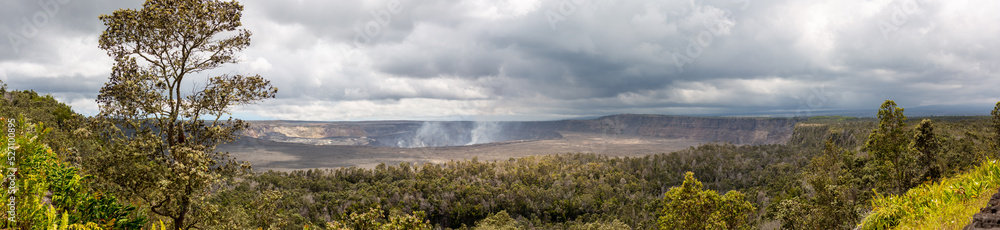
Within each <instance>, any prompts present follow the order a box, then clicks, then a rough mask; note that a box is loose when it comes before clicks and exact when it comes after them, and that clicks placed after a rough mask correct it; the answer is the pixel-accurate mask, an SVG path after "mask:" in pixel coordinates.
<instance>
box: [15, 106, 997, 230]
mask: <svg viewBox="0 0 1000 230" xmlns="http://www.w3.org/2000/svg"><path fill="white" fill-rule="evenodd" d="M3 95H4V100H0V108H2V109H0V116H3V117H5V118H11V117H20V116H23V117H24V118H23V119H21V120H18V121H17V122H19V123H22V124H20V125H19V129H24V130H25V132H24V135H26V136H25V137H26V138H24V139H25V140H24V141H26V142H25V144H23V145H30V146H36V145H37V144H30V143H34V142H31V141H32V140H31V139H33V138H30V137H32V136H40V137H41V139H36V142H37V143H43V144H44V145H42V146H39V148H43V147H44V149H48V152H52V154H51V155H46V156H48V157H49V158H51V159H52V160H49V161H47V162H62V163H57V164H53V165H49V166H45V167H47V168H44V170H41V171H35V172H33V171H30V170H31V169H29V168H26V167H27V166H24V165H22V166H21V167H22V168H21V169H20V172H23V173H37V174H39V175H47V176H48V178H49V179H50V180H51V181H54V182H50V183H49V184H50V185H47V186H48V189H45V188H44V187H36V188H41V189H36V191H35V192H36V193H39V194H41V195H40V196H39V197H42V199H41V201H40V203H39V204H36V206H38V205H41V206H39V207H35V208H37V209H41V210H45V206H46V205H47V206H49V207H52V208H51V209H52V212H53V213H54V214H53V216H54V218H56V219H58V218H60V217H59V216H60V215H65V216H68V217H66V218H67V220H68V221H67V223H78V225H76V226H78V227H79V226H85V225H86V223H88V222H91V223H95V224H96V225H90V226H91V227H94V226H103V228H106V229H112V228H113V229H129V228H134V227H137V226H147V227H152V226H155V225H156V224H157V223H163V222H164V220H167V219H165V218H163V217H162V216H160V215H158V214H156V213H153V212H150V211H149V208H150V207H149V205H148V204H143V203H142V202H136V199H135V198H133V197H129V196H130V194H129V193H127V192H120V191H115V190H114V189H113V188H115V186H112V185H108V184H107V183H112V182H109V181H108V180H101V179H100V178H96V177H97V176H99V175H100V173H94V172H95V171H99V170H95V169H94V167H96V166H97V165H102V164H106V163H107V162H97V161H98V159H101V158H100V155H101V154H102V153H101V152H102V151H106V150H102V148H101V140H100V139H98V138H94V137H93V136H94V135H90V134H88V133H89V132H91V131H90V129H92V128H93V127H90V126H87V125H86V124H87V123H88V119H89V118H86V117H84V116H81V115H79V114H76V113H73V112H72V111H71V110H70V108H69V107H68V106H66V105H65V104H62V103H59V102H57V101H55V99H53V98H52V97H51V96H40V95H38V94H37V93H35V92H33V91H7V90H6V89H4V92H3ZM891 104H894V103H892V102H891V101H887V103H886V105H884V106H883V108H882V109H880V110H879V112H880V115H879V118H881V119H874V118H849V117H812V118H808V119H803V120H801V121H800V122H799V123H798V124H797V125H796V128H795V131H794V134H793V137H792V139H791V140H790V141H789V143H787V144H780V145H732V144H727V143H708V144H704V145H701V146H697V147H692V148H689V149H685V150H681V151H676V152H670V153H659V154H652V155H648V156H644V157H607V156H602V155H597V154H591V153H566V154H560V155H548V156H533V157H525V158H517V159H514V158H511V159H508V160H504V161H479V160H477V159H472V160H466V161H451V162H447V163H442V164H430V163H427V164H409V163H401V164H399V165H384V164H383V165H379V166H377V167H375V168H374V169H363V168H340V169H333V170H305V171H294V172H273V171H272V172H256V173H243V174H240V175H238V176H234V177H232V178H231V179H227V180H221V181H219V182H217V183H214V184H212V185H211V186H209V187H208V188H207V191H206V192H205V193H203V194H200V195H198V197H196V199H194V200H196V201H197V202H199V204H198V205H197V206H195V207H197V209H196V210H195V212H196V214H195V215H194V218H199V219H200V221H199V222H198V225H199V227H200V228H208V229H251V228H265V229H298V228H303V227H306V226H308V227H310V228H332V229H336V228H343V229H410V228H452V229H656V228H659V227H664V228H668V226H675V227H676V226H680V228H697V229H704V228H717V227H720V226H723V227H725V228H729V227H738V228H743V229H753V228H762V229H773V228H782V229H815V228H833V229H836V228H840V229H848V228H853V227H855V226H856V225H857V224H858V223H859V221H860V220H861V219H862V218H863V217H864V216H865V215H866V214H867V213H868V212H869V211H870V210H871V208H872V207H871V204H870V202H869V200H871V199H872V198H873V197H874V196H875V194H874V193H876V192H877V193H883V194H901V193H903V192H905V191H906V190H907V189H909V188H911V187H915V186H917V185H919V184H921V183H924V182H926V181H933V180H936V179H938V178H942V177H949V176H951V175H953V174H956V173H959V172H963V171H964V170H967V169H970V168H972V167H974V166H976V165H977V164H979V162H983V161H984V160H986V159H988V158H993V159H995V156H994V154H995V153H996V151H995V149H994V148H995V147H996V144H995V141H994V140H993V139H994V138H995V137H996V130H995V127H994V123H993V122H994V121H995V120H994V119H993V118H991V117H928V118H920V120H921V121H922V122H920V123H919V124H918V125H907V124H906V122H905V121H907V120H902V118H904V117H905V116H904V115H903V113H902V111H903V110H902V109H901V108H900V109H897V108H895V106H894V105H891ZM890 113H891V114H890ZM886 118H898V120H896V122H895V123H892V124H896V125H897V126H893V127H888V125H886V124H887V123H890V122H891V121H892V120H889V119H886ZM887 121H889V122H887ZM31 124H35V125H31ZM44 127H48V128H44ZM31 130H34V131H33V132H35V133H33V134H32V133H29V132H28V131H31ZM891 135H896V136H891ZM883 137H891V138H883ZM879 138H883V139H884V140H891V141H895V142H879ZM892 138H896V139H892ZM890 143H891V144H890ZM892 144H895V145H896V148H897V149H895V150H896V151H899V152H898V154H897V155H893V156H892V158H888V160H884V159H885V158H880V156H879V154H887V153H886V152H888V153H891V152H890V151H887V150H885V149H889V150H893V149H892V147H886V146H893V145H892ZM877 151H884V152H883V153H878V154H877V153H876V152H877ZM41 152H45V150H42V151H41ZM42 155H45V154H42ZM53 160H54V161H53ZM892 160H897V161H896V162H892ZM887 163H889V164H892V165H893V166H892V167H891V168H887V167H885V166H884V165H883V164H887ZM897 165H898V166H897ZM39 167H41V166H39ZM54 172H59V173H54ZM22 175H23V174H22ZM54 175H62V176H54ZM686 176H687V177H686ZM59 177H63V178H70V179H57V178H59ZM72 178H77V179H72ZM60 184H61V185H60ZM67 184H69V185H67ZM68 186H69V187H71V186H76V187H72V189H66V188H67V187H68ZM70 191H72V193H70ZM23 194H24V195H25V196H29V194H27V193H23ZM36 195H38V194H36ZM47 196H49V197H52V198H45V197H47ZM66 197H72V199H69V198H66ZM116 197H120V198H116ZM691 197H704V198H705V200H709V201H710V202H704V201H703V200H702V201H701V202H700V203H698V202H695V203H696V204H690V202H693V201H696V200H697V199H694V200H692V199H691ZM24 199H25V200H30V198H29V197H26V198H24ZM120 199H123V201H119V200H120ZM100 202H103V204H101V205H100V207H113V209H110V210H109V211H103V212H107V213H99V215H98V214H94V212H99V211H100V209H96V210H95V209H93V208H92V207H91V208H89V209H88V208H87V206H95V205H98V204H100ZM685 202H688V203H685ZM28 204H29V202H25V201H24V200H22V202H21V203H19V205H28ZM129 204H131V205H129ZM681 204H683V205H681ZM698 207H700V209H699V211H694V210H693V209H697V208H698ZM30 209H31V208H20V209H18V210H19V212H18V213H19V217H21V214H20V213H23V212H22V211H25V210H30ZM84 210H89V211H84ZM726 210H736V211H728V212H726ZM679 213H680V214H684V215H679ZM690 213H696V214H697V213H701V214H697V215H690ZM100 215H105V216H114V218H112V219H115V220H116V221H108V220H107V219H108V218H107V217H102V218H103V219H101V218H97V217H94V216H100ZM699 215H700V216H699ZM25 217H27V216H25ZM31 218H34V219H38V220H41V219H45V218H44V215H42V216H41V217H31ZM26 220H29V219H24V221H20V222H18V223H19V224H18V226H22V228H26V229H27V227H26V226H30V224H31V222H30V221H26ZM116 222H117V223H116ZM45 223H50V224H51V223H58V221H55V222H52V221H49V222H45ZM167 223H169V221H168V222H167ZM678 223H700V224H701V225H699V224H685V225H677V224H678ZM22 224H29V225H22ZM713 226H714V227H713ZM669 228H673V227H669Z"/></svg>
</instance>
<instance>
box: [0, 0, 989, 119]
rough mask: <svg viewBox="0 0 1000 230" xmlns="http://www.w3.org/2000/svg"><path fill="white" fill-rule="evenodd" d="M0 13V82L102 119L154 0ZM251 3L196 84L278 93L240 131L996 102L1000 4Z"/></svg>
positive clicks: (971, 107)
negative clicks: (242, 33)
mask: <svg viewBox="0 0 1000 230" xmlns="http://www.w3.org/2000/svg"><path fill="white" fill-rule="evenodd" d="M0 2H2V3H0V4H2V7H0V8H2V9H0V35H3V36H4V38H6V39H0V80H3V81H4V82H5V83H6V84H7V85H8V87H9V88H13V89H32V90H35V91H37V92H39V93H43V94H51V95H52V96H53V97H55V98H57V99H58V100H60V101H62V102H65V103H67V104H69V105H71V106H72V107H73V109H74V110H75V111H77V112H79V113H82V114H84V115H94V114H97V112H98V111H99V109H98V105H97V103H96V102H95V98H96V97H97V94H98V92H99V90H100V88H101V87H102V86H103V85H104V83H105V82H106V81H107V79H108V76H109V75H110V72H111V67H112V66H113V60H112V59H111V58H109V57H108V55H107V54H106V52H105V51H103V50H100V49H99V48H98V46H97V44H98V43H97V39H98V36H99V35H100V34H101V32H102V31H103V30H104V28H105V27H104V25H103V24H102V23H101V22H100V21H99V20H98V16H99V15H100V14H110V13H112V12H113V11H114V10H117V9H120V8H133V9H134V8H139V7H141V5H142V1H121V0H93V1H90V0H88V1H80V0H39V1H20V0H2V1H0ZM240 2H241V3H242V4H243V5H244V6H245V10H244V12H243V18H242V21H243V25H244V28H246V29H249V30H250V31H252V32H253V36H252V37H251V39H252V41H251V45H250V46H249V47H248V48H246V49H245V50H244V51H243V52H242V53H240V54H239V57H240V60H242V62H240V63H238V64H228V65H225V66H223V67H222V68H220V69H218V70H215V71H211V72H209V73H206V74H203V76H197V77H196V78H195V79H193V80H191V81H190V82H186V83H187V84H188V85H189V86H193V85H196V84H198V83H199V79H206V78H207V77H209V76H210V75H211V74H221V73H244V74H260V75H261V76H263V77H264V78H266V79H269V80H271V82H272V84H273V85H274V86H276V87H277V88H278V94H277V97H276V98H274V99H268V100H266V101H263V102H260V103H257V104H253V105H246V106H240V107H235V108H233V110H232V112H233V114H234V115H235V116H237V117H240V118H244V119H281V120H325V121H357V120H548V119H566V118H576V117H588V116H601V115H609V114H619V113H639V114H668V115H708V116H713V115H726V116H738V115H748V116H808V115H823V114H837V113H844V112H842V111H865V112H864V113H862V115H868V116H873V115H874V113H875V112H876V110H877V109H878V107H879V105H880V104H881V103H882V102H884V101H885V100H887V99H892V100H895V101H896V103H897V104H899V106H900V107H904V108H908V109H909V108H931V109H928V110H927V111H935V112H933V113H932V114H931V115H935V113H937V115H949V114H953V113H954V114H988V113H989V110H990V109H991V108H992V107H993V105H994V104H995V103H996V102H997V101H998V100H1000V90H998V88H1000V87H998V86H1000V52H998V51H1000V42H998V41H1000V26H998V25H997V23H998V22H1000V13H998V11H1000V1H989V0H981V1H944V0H894V1H889V0H865V1H863V0H856V1H843V0H815V1H793V0H719V1H714V0H703V1H697V0H663V1H621V0H618V1H610V0H608V1H605V0H561V1H533V0H523V1H504V0H482V1H480V0H365V1H354V0H344V1H326V0H314V1H310V0H289V1H270V0H244V1H240ZM202 82H203V81H202ZM838 111H841V112H838ZM867 113H870V114H867Z"/></svg>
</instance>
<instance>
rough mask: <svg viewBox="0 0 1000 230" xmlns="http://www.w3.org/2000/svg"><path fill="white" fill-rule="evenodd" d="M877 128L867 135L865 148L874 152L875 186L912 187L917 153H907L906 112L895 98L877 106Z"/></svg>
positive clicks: (897, 190) (898, 190)
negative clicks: (911, 169) (904, 113)
mask: <svg viewBox="0 0 1000 230" xmlns="http://www.w3.org/2000/svg"><path fill="white" fill-rule="evenodd" d="M878 119H879V123H878V128H877V129H875V130H873V131H872V133H871V135H869V136H868V142H866V143H865V147H864V150H866V151H868V153H869V154H871V156H872V160H873V163H874V165H873V169H874V173H875V174H876V177H877V181H876V187H877V188H878V189H879V190H880V191H883V192H886V191H888V192H891V193H894V194H899V193H902V192H903V191H906V189H907V188H909V187H912V181H913V178H914V177H915V175H914V173H913V172H911V171H910V170H908V169H910V167H912V166H913V164H914V159H913V158H914V157H913V156H912V155H910V154H907V153H908V151H907V150H908V149H907V147H909V145H910V139H909V137H908V136H907V135H906V129H905V128H906V115H903V108H899V107H896V102H894V101H892V100H886V101H885V103H883V104H882V107H881V108H879V110H878Z"/></svg>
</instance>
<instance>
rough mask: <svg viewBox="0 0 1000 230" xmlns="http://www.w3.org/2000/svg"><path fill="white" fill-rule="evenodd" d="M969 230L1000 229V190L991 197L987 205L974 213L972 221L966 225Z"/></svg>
mask: <svg viewBox="0 0 1000 230" xmlns="http://www.w3.org/2000/svg"><path fill="white" fill-rule="evenodd" d="M963 229H967V230H979V229H991V230H1000V190H998V191H997V193H995V194H993V197H990V201H989V202H987V203H986V207H985V208H982V209H980V210H979V213H976V214H975V215H972V223H969V225H966V226H965V228H963Z"/></svg>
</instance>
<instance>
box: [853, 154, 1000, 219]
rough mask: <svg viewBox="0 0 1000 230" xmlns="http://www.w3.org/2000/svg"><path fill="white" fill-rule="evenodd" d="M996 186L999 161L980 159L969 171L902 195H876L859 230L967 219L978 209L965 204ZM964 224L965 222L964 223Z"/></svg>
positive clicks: (992, 191)
mask: <svg viewBox="0 0 1000 230" xmlns="http://www.w3.org/2000/svg"><path fill="white" fill-rule="evenodd" d="M997 187H1000V163H998V162H997V161H995V160H988V161H985V162H982V164H981V165H980V166H979V167H976V168H974V169H972V170H970V171H969V172H966V173H963V174H959V175H957V176H955V177H952V178H946V179H943V180H941V182H938V183H925V184H922V185H920V186H917V187H916V188H913V189H910V190H909V191H907V192H906V193H905V194H903V195H891V194H890V195H887V196H882V195H877V197H876V198H875V199H873V200H872V201H871V205H872V207H873V209H872V212H871V214H870V215H869V216H868V217H866V218H865V219H864V221H863V222H862V223H861V227H862V229H890V228H896V227H897V226H898V227H902V228H913V227H916V226H926V227H932V228H938V227H935V226H941V223H940V222H942V220H945V221H953V220H956V219H957V220H959V221H962V222H966V221H968V217H971V216H972V213H974V212H976V211H978V206H973V207H976V208H970V206H969V204H970V203H972V202H973V201H974V200H976V199H977V198H980V197H982V196H987V197H988V196H990V195H992V194H993V193H994V192H995V191H996V188H997ZM966 223H967V222H966Z"/></svg>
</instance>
